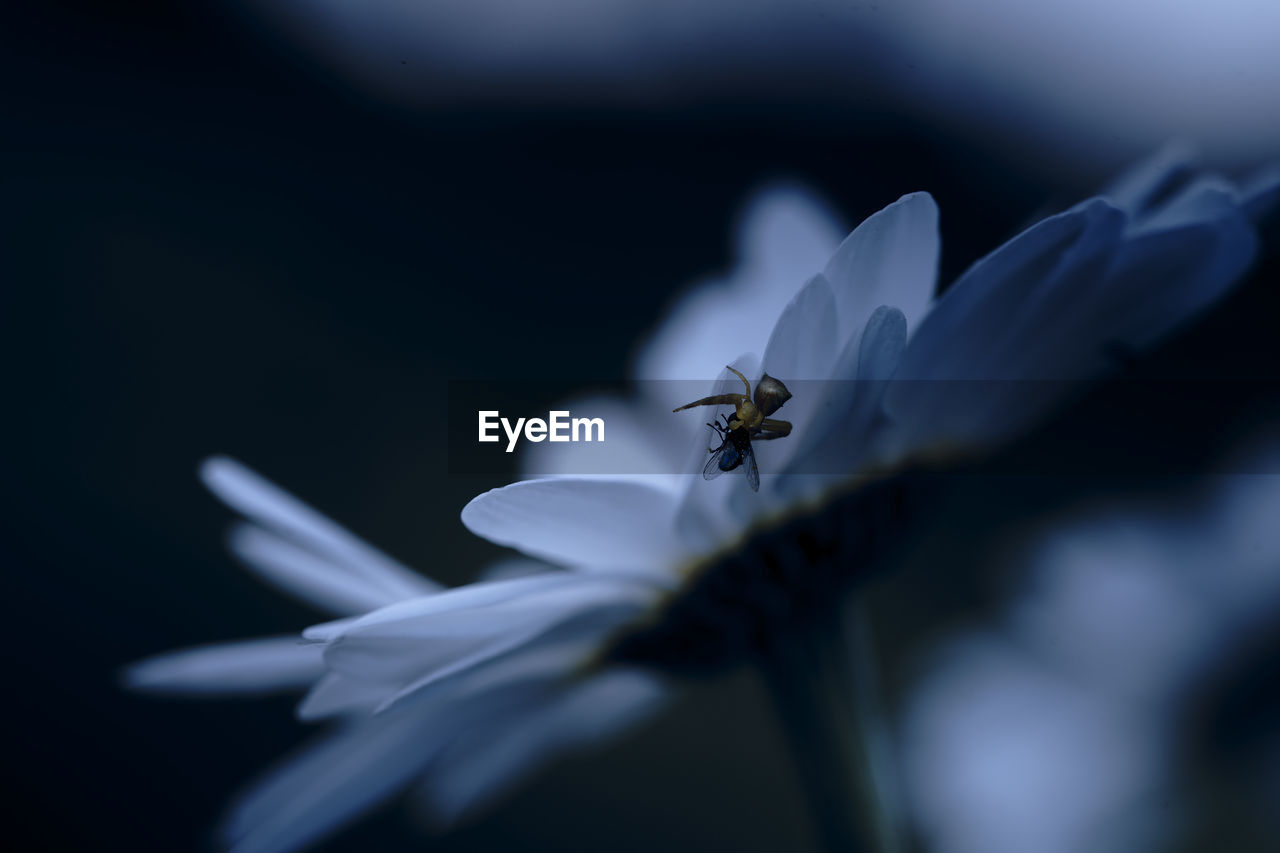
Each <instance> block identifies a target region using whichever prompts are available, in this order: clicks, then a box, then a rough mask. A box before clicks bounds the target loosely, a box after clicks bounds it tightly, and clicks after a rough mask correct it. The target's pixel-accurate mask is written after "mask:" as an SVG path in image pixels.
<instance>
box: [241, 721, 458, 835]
mask: <svg viewBox="0 0 1280 853" xmlns="http://www.w3.org/2000/svg"><path fill="white" fill-rule="evenodd" d="M434 722H435V719H434V716H433V715H432V714H430V713H424V712H423V709H421V708H419V707H417V706H406V707H404V708H403V709H401V710H400V711H398V712H395V713H388V714H384V715H381V716H378V717H376V718H369V719H367V720H365V721H362V722H361V723H358V724H353V725H351V726H350V727H349V728H347V729H346V730H345V731H343V732H341V733H339V734H338V735H336V736H332V737H326V738H323V739H321V740H320V741H319V742H318V744H317V745H315V746H313V747H311V748H309V749H308V750H306V751H304V752H303V753H301V755H299V756H297V757H295V758H294V759H293V760H291V761H289V762H287V763H286V764H284V765H283V766H282V767H280V768H279V769H277V770H275V771H273V772H271V773H269V774H268V775H267V777H266V778H265V779H264V780H263V781H262V782H261V783H260V784H259V785H258V786H257V787H256V788H254V789H253V790H251V791H250V792H249V793H248V795H247V796H245V797H244V798H243V799H242V801H241V802H240V803H239V804H238V805H237V806H236V807H235V808H234V809H233V811H232V813H231V815H230V816H229V818H228V820H227V823H226V827H225V829H224V834H225V837H226V840H227V842H228V843H229V845H230V848H231V850H232V851H233V853H285V851H291V850H297V849H298V848H300V847H303V846H305V845H307V844H310V843H311V842H314V841H316V840H318V839H320V838H322V837H323V836H325V835H326V834H328V833H329V832H330V831H332V830H333V829H335V828H337V827H338V826H340V825H342V824H344V823H347V822H348V821H350V820H352V819H353V818H355V817H356V816H357V815H359V814H361V813H362V812H364V811H365V810H367V809H369V808H371V807H372V806H374V805H376V804H377V803H379V802H381V801H382V800H384V799H386V798H387V797H389V796H390V795H392V794H394V793H395V792H396V791H397V790H399V789H400V788H402V787H403V786H404V785H405V784H407V783H408V782H409V781H410V780H411V779H412V778H413V777H414V776H415V775H417V774H418V773H420V772H421V771H422V769H423V768H424V767H425V766H426V764H427V762H428V761H429V760H430V759H431V758H432V757H433V756H434V755H435V754H436V752H437V751H438V749H439V748H440V746H441V745H442V742H441V740H440V738H439V737H438V736H436V735H435V734H434V733H433V724H434Z"/></svg>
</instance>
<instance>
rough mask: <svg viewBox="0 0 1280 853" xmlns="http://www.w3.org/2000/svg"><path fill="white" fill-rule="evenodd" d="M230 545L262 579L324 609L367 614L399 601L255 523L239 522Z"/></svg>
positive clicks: (358, 577) (362, 579) (377, 587)
mask: <svg viewBox="0 0 1280 853" xmlns="http://www.w3.org/2000/svg"><path fill="white" fill-rule="evenodd" d="M229 544H230V548H231V551H232V553H234V554H235V555H236V556H237V557H239V558H240V559H241V560H242V561H244V563H245V564H246V565H248V566H249V568H251V569H253V570H254V571H255V572H257V573H258V574H259V575H261V576H262V577H263V578H265V579H266V580H268V581H270V582H271V583H273V584H275V585H276V586H278V587H280V588H281V589H283V590H284V591H286V592H289V593H292V594H293V595H295V596H297V597H298V598H300V599H302V600H303V601H306V602H307V603H309V604H313V605H315V606H317V607H320V608H322V609H324V610H329V611H332V612H334V613H340V614H353V613H367V612H368V611H370V610H374V609H377V608H379V607H382V606H384V605H387V604H391V603H393V602H395V601H397V600H399V599H398V598H396V597H395V596H393V595H391V594H390V593H388V592H386V591H385V590H384V589H383V588H382V587H380V586H376V585H374V584H372V583H370V582H369V581H368V580H366V579H365V578H363V577H361V576H359V575H355V574H353V573H352V572H351V571H350V570H349V569H347V568H346V567H345V566H340V565H337V564H335V563H334V562H333V561H332V560H329V559H326V558H325V557H318V556H316V555H315V554H314V553H313V552H311V551H309V550H307V549H305V548H301V547H299V546H297V545H294V544H293V543H292V542H290V541H289V540H287V539H284V538H282V537H280V536H277V535H276V534H274V533H270V532H268V531H266V530H263V529H262V528H261V527H258V526H257V525H254V524H248V523H242V524H239V525H237V526H236V527H235V528H234V529H233V530H232V532H231V537H230V540H229Z"/></svg>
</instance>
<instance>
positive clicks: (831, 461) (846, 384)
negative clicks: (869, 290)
mask: <svg viewBox="0 0 1280 853" xmlns="http://www.w3.org/2000/svg"><path fill="white" fill-rule="evenodd" d="M906 342H907V322H906V318H905V317H903V315H902V312H901V311H899V310H898V309H896V308H889V307H887V306H881V307H879V308H877V309H876V310H875V311H874V312H873V313H872V315H871V317H870V318H869V319H868V320H867V325H866V328H865V329H864V330H863V332H862V334H861V335H858V336H857V337H855V338H853V339H852V340H851V341H850V342H849V345H848V346H847V347H846V349H845V351H844V352H843V353H841V355H840V357H839V359H838V360H837V364H836V369H835V374H834V375H833V378H832V380H831V381H830V382H828V383H826V384H825V387H824V392H825V393H824V394H823V398H822V400H821V401H820V403H819V411H818V414H817V415H816V416H815V417H814V418H813V419H812V421H811V422H810V423H809V425H808V428H807V429H806V430H805V431H804V432H803V433H801V434H799V435H796V436H794V438H795V441H796V445H795V446H796V450H795V456H794V458H793V459H792V461H791V464H790V465H788V466H787V468H786V474H787V476H786V477H784V478H780V479H779V480H778V482H777V483H776V485H775V488H776V489H777V491H778V494H779V496H780V497H781V498H782V500H783V502H784V503H787V502H791V501H795V500H798V499H800V498H801V497H803V496H812V495H814V494H816V493H818V492H820V491H822V490H823V489H825V488H828V487H830V486H831V485H832V483H833V481H834V480H835V479H844V478H847V477H849V476H850V475H851V474H853V473H854V472H856V471H857V470H858V468H859V466H860V465H861V464H862V463H863V462H864V461H865V460H866V458H867V455H868V454H869V453H870V451H871V450H872V445H871V441H870V434H871V431H872V429H873V428H874V427H875V426H877V424H878V422H879V420H880V418H881V415H882V407H881V398H882V397H883V394H884V391H885V386H886V381H887V380H888V378H889V377H890V376H891V375H892V374H893V373H894V371H895V370H896V368H897V366H898V362H899V360H900V359H901V357H902V353H903V350H904V349H905V347H906Z"/></svg>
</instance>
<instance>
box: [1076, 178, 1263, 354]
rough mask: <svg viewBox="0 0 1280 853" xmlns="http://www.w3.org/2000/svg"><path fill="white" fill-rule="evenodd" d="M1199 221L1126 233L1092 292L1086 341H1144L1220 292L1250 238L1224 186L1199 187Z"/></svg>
mask: <svg viewBox="0 0 1280 853" xmlns="http://www.w3.org/2000/svg"><path fill="white" fill-rule="evenodd" d="M1201 195H1202V198H1201V199H1200V200H1198V201H1197V202H1195V203H1196V205H1197V207H1198V208H1199V209H1200V210H1201V211H1203V216H1202V218H1201V219H1200V220H1199V221H1193V222H1191V223H1190V224H1187V225H1183V226H1181V227H1176V228H1170V229H1169V230H1167V231H1163V232H1160V233H1151V234H1146V235H1144V236H1142V237H1139V238H1136V239H1133V240H1129V241H1127V242H1126V243H1125V245H1124V246H1123V247H1122V249H1121V251H1120V253H1119V255H1118V256H1117V258H1116V261H1115V264H1114V265H1113V267H1112V269H1111V270H1110V271H1109V274H1108V276H1107V290H1106V292H1105V293H1102V294H1099V296H1098V304H1097V310H1098V313H1099V314H1100V315H1101V320H1102V322H1100V323H1099V324H1098V328H1097V329H1096V330H1095V331H1094V333H1093V336H1092V338H1093V340H1092V341H1090V340H1088V339H1085V340H1077V341H1076V343H1075V347H1076V348H1078V349H1081V350H1083V349H1085V348H1086V347H1087V346H1088V345H1089V343H1092V342H1097V343H1099V344H1100V343H1102V342H1105V341H1119V342H1121V343H1122V344H1124V345H1127V346H1130V347H1133V348H1135V349H1139V350H1141V349H1145V348H1146V347H1148V346H1150V345H1151V344H1153V343H1155V342H1156V341H1157V340H1159V339H1160V338H1162V337H1164V336H1165V335H1167V334H1169V333H1170V332H1171V331H1173V330H1174V329H1176V328H1178V327H1179V326H1181V325H1182V324H1184V323H1185V322H1187V321H1188V320H1189V319H1191V318H1192V317H1194V316H1195V315H1196V314H1197V313H1199V312H1200V311H1202V310H1204V309H1205V308H1207V307H1208V306H1209V305H1211V304H1213V303H1214V302H1216V301H1217V300H1218V299H1220V298H1221V297H1222V296H1223V295H1224V294H1225V293H1226V292H1227V291H1228V290H1229V289H1230V288H1231V287H1232V286H1233V285H1234V284H1235V283H1236V282H1237V281H1238V280H1239V278H1240V276H1241V274H1242V273H1243V272H1244V271H1245V270H1246V269H1247V268H1248V266H1249V264H1250V263H1252V262H1253V258H1254V255H1255V253H1256V251H1257V238H1256V237H1255V235H1254V231H1253V228H1252V227H1251V225H1250V224H1249V221H1248V220H1247V219H1246V218H1245V216H1244V215H1243V212H1242V211H1240V210H1239V208H1238V207H1236V206H1235V204H1234V199H1233V198H1232V196H1231V194H1230V193H1229V191H1226V190H1214V189H1206V190H1204V191H1203V193H1202V194H1201Z"/></svg>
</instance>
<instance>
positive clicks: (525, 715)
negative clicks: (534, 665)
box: [428, 670, 667, 822]
mask: <svg viewBox="0 0 1280 853" xmlns="http://www.w3.org/2000/svg"><path fill="white" fill-rule="evenodd" d="M666 697H667V692H666V690H665V689H664V686H663V685H662V683H661V682H660V681H658V679H657V678H656V677H655V676H653V675H652V674H650V673H647V672H642V671H639V670H612V671H608V672H604V673H601V674H600V675H597V676H594V677H593V678H591V679H589V680H587V681H584V682H581V683H578V684H574V685H572V686H571V687H568V688H565V689H562V690H560V691H557V692H555V693H552V694H549V695H547V696H546V697H545V699H544V700H543V701H542V703H541V704H539V705H538V706H535V707H530V708H526V709H524V710H523V712H522V713H521V715H520V717H519V718H518V719H513V720H510V721H505V722H506V724H505V725H502V726H497V725H491V726H486V727H484V728H478V729H476V730H473V731H472V732H470V733H469V737H467V738H465V739H463V740H460V741H458V742H456V743H455V744H452V745H451V746H450V748H449V749H448V750H446V751H445V752H444V753H442V755H441V757H440V762H439V764H438V765H437V766H436V767H435V768H433V770H432V774H431V776H430V779H429V782H428V784H429V796H430V798H431V804H432V807H433V809H434V811H435V813H436V815H437V817H438V818H439V819H441V820H443V821H445V822H449V821H453V820H456V819H457V818H459V817H460V816H462V815H463V814H465V813H468V812H472V811H474V810H476V809H478V808H481V807H483V806H484V805H486V804H487V803H489V802H491V801H492V800H493V799H494V798H495V797H496V796H498V795H500V794H501V793H503V792H504V791H506V790H508V789H509V788H510V787H511V786H512V785H514V784H516V783H517V782H519V781H521V780H523V779H525V778H527V777H528V776H529V774H530V773H532V772H533V771H534V770H536V769H537V768H538V767H539V766H541V765H542V764H543V763H545V762H546V761H547V760H548V759H550V758H552V757H554V756H555V755H557V754H559V753H561V752H563V751H565V750H566V749H570V748H572V747H575V746H580V745H586V744H590V743H595V742H598V741H601V740H605V739H607V738H611V737H614V736H616V735H617V734H619V733H620V732H622V731H625V730H627V729H629V728H632V727H634V726H635V725H637V724H638V723H639V722H640V721H641V720H643V719H645V718H646V717H648V716H650V715H652V714H653V713H655V712H656V711H657V710H659V709H660V708H661V707H662V705H663V704H664V700H665V699H666Z"/></svg>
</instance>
